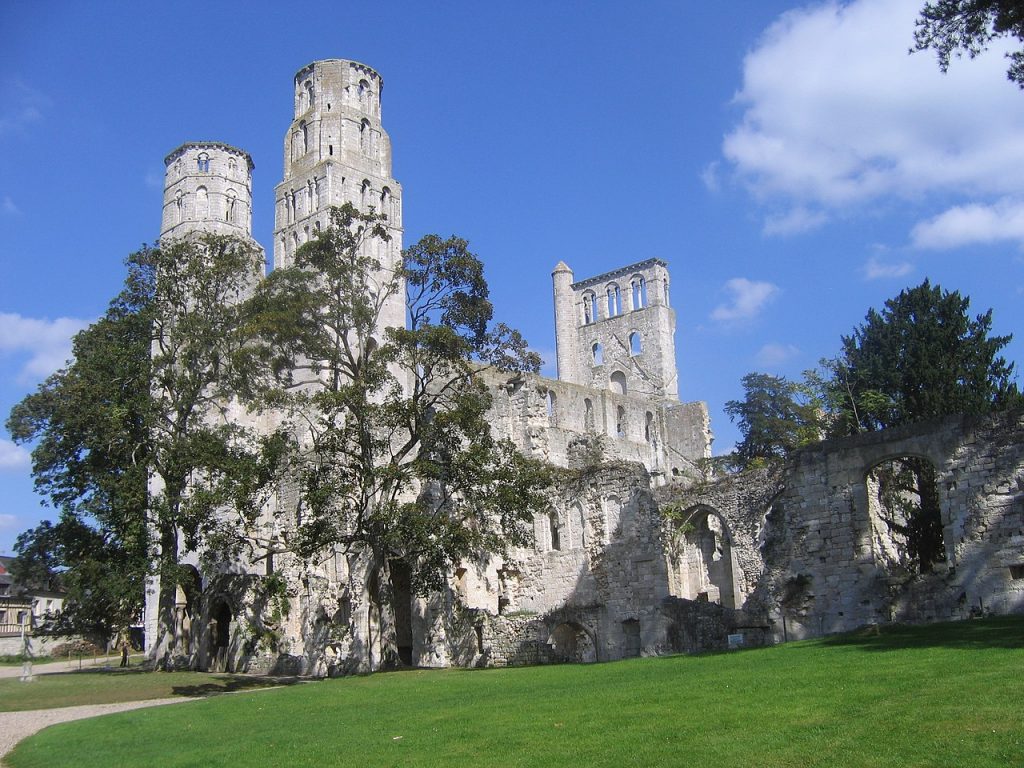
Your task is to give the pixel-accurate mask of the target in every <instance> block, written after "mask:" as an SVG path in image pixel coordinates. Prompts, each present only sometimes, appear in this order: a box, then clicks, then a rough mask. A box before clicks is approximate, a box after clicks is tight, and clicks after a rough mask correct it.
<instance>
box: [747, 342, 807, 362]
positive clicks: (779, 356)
mask: <svg viewBox="0 0 1024 768" xmlns="http://www.w3.org/2000/svg"><path fill="white" fill-rule="evenodd" d="M799 354H800V350H799V348H797V347H795V346H793V345H792V344H775V343H771V344H765V345H764V346H763V347H761V349H759V350H758V352H757V354H756V355H755V356H754V362H756V363H757V365H759V366H760V367H762V368H774V367H775V366H778V365H782V363H785V362H787V361H789V360H792V359H793V358H794V357H796V356H797V355H799Z"/></svg>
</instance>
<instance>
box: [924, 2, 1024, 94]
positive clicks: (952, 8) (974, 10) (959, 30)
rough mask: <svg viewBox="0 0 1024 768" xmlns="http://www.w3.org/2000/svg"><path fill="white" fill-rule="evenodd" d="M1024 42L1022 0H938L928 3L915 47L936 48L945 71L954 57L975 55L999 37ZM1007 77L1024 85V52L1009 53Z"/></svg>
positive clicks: (940, 63) (1023, 7)
mask: <svg viewBox="0 0 1024 768" xmlns="http://www.w3.org/2000/svg"><path fill="white" fill-rule="evenodd" d="M1006 36H1008V37H1015V38H1016V39H1017V40H1018V41H1021V42H1024V2H1021V0H937V1H936V2H929V3H925V5H924V7H923V8H922V9H921V15H920V16H919V17H918V19H917V22H916V24H915V29H914V50H918V51H924V50H928V49H932V50H934V51H935V53H936V54H937V56H938V58H939V68H940V69H941V70H942V71H943V72H945V71H946V70H947V69H948V68H949V62H950V59H951V58H953V57H958V56H961V55H963V54H964V53H966V54H967V55H968V57H970V58H972V59H973V58H974V57H975V56H977V55H978V54H980V53H981V52H982V51H984V50H985V49H986V48H988V45H989V43H991V42H992V41H993V40H994V39H996V38H997V37H1006ZM1007 57H1008V58H1009V59H1010V67H1009V69H1008V70H1007V73H1006V76H1007V77H1008V78H1009V79H1010V80H1012V81H1013V82H1015V83H1017V85H1018V86H1020V87H1021V88H1024V51H1014V52H1013V53H1010V54H1008V55H1007Z"/></svg>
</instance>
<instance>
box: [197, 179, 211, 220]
mask: <svg viewBox="0 0 1024 768" xmlns="http://www.w3.org/2000/svg"><path fill="white" fill-rule="evenodd" d="M196 218H197V219H198V220H199V221H205V220H206V219H208V218H210V196H209V195H208V194H207V192H206V187H197V188H196Z"/></svg>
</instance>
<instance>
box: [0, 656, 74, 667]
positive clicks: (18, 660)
mask: <svg viewBox="0 0 1024 768" xmlns="http://www.w3.org/2000/svg"><path fill="white" fill-rule="evenodd" d="M51 661H60V659H55V658H53V657H52V656H33V657H32V663H33V664H49V663H50V662H51ZM24 663H25V657H24V656H22V655H21V654H20V653H18V654H14V655H13V656H10V655H7V656H0V667H20V666H21V665H22V664H24Z"/></svg>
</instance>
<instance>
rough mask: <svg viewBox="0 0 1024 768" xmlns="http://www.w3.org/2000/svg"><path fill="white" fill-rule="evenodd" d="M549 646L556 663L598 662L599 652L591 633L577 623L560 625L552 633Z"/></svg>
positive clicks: (571, 622)
mask: <svg viewBox="0 0 1024 768" xmlns="http://www.w3.org/2000/svg"><path fill="white" fill-rule="evenodd" d="M548 645H549V646H550V647H551V653H552V656H553V657H554V660H555V661H556V662H562V663H576V664H579V663H588V662H592V661H597V650H596V648H595V646H594V640H593V638H592V637H591V636H590V633H589V632H588V631H587V630H586V629H585V628H584V627H583V625H581V624H578V623H577V622H575V621H566V622H562V623H561V624H559V625H558V626H557V627H555V629H554V630H553V631H552V632H551V636H550V637H549V638H548Z"/></svg>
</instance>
